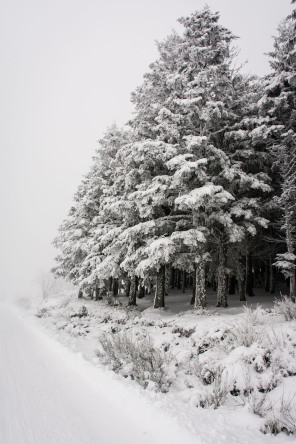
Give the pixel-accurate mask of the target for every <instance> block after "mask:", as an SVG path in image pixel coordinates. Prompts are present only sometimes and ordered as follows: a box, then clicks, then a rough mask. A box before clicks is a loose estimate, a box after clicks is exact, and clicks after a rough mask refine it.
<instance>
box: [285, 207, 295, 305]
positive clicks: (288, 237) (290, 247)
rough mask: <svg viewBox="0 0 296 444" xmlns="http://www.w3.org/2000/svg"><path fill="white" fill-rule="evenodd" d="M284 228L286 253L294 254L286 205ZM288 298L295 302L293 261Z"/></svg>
mask: <svg viewBox="0 0 296 444" xmlns="http://www.w3.org/2000/svg"><path fill="white" fill-rule="evenodd" d="M285 222H286V223H285V227H286V243H287V250H288V253H290V254H294V248H293V238H292V223H291V216H290V211H289V207H288V204H286V206H285ZM290 298H291V300H292V301H293V302H295V298H296V277H295V261H293V263H292V262H291V271H290Z"/></svg>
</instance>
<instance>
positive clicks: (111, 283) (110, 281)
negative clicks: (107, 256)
mask: <svg viewBox="0 0 296 444" xmlns="http://www.w3.org/2000/svg"><path fill="white" fill-rule="evenodd" d="M112 287H113V278H112V277H110V278H109V285H108V291H110V292H111V291H112Z"/></svg>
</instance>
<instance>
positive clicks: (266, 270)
mask: <svg viewBox="0 0 296 444" xmlns="http://www.w3.org/2000/svg"><path fill="white" fill-rule="evenodd" d="M264 288H265V292H266V293H269V262H268V261H267V259H266V260H265V261H264Z"/></svg>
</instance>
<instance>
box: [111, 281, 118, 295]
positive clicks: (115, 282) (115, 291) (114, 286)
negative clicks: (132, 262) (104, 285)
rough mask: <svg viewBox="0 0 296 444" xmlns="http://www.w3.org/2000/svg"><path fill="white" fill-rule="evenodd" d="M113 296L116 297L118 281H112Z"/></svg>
mask: <svg viewBox="0 0 296 444" xmlns="http://www.w3.org/2000/svg"><path fill="white" fill-rule="evenodd" d="M112 287H113V288H112V290H113V296H118V279H113V286H112Z"/></svg>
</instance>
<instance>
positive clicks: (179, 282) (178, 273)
mask: <svg viewBox="0 0 296 444" xmlns="http://www.w3.org/2000/svg"><path fill="white" fill-rule="evenodd" d="M177 288H178V290H181V270H177Z"/></svg>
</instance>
